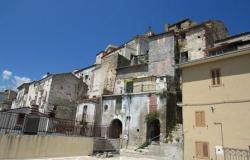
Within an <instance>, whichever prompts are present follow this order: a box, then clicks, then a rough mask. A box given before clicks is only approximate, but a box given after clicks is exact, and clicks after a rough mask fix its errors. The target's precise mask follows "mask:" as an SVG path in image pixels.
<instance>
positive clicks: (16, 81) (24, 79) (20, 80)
mask: <svg viewBox="0 0 250 160" xmlns="http://www.w3.org/2000/svg"><path fill="white" fill-rule="evenodd" d="M28 82H31V79H30V78H27V77H19V76H14V84H15V86H16V87H18V86H20V85H21V84H23V83H28Z"/></svg>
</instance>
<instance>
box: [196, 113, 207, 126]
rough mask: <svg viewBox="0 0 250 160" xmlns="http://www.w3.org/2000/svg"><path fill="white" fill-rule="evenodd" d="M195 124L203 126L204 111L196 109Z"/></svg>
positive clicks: (204, 124)
mask: <svg viewBox="0 0 250 160" xmlns="http://www.w3.org/2000/svg"><path fill="white" fill-rule="evenodd" d="M195 125H196V126H197V127H205V126H206V122H205V112H204V111H197V112H195Z"/></svg>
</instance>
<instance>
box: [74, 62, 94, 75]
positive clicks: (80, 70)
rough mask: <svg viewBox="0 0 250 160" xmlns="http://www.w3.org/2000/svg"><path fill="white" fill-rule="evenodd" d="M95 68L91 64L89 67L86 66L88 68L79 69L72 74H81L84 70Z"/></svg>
mask: <svg viewBox="0 0 250 160" xmlns="http://www.w3.org/2000/svg"><path fill="white" fill-rule="evenodd" d="M95 66H96V65H95V64H93V65H90V66H88V67H85V68H82V69H79V70H77V71H75V72H74V73H75V74H76V73H79V72H82V71H84V70H86V69H89V68H92V67H95Z"/></svg>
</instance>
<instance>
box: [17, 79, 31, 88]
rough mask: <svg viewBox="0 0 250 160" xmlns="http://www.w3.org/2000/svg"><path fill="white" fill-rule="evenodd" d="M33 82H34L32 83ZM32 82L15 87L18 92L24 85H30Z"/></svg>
mask: <svg viewBox="0 0 250 160" xmlns="http://www.w3.org/2000/svg"><path fill="white" fill-rule="evenodd" d="M33 82H34V81H33ZM33 82H29V83H23V84H21V85H20V86H19V87H17V89H18V90H20V89H22V88H23V87H24V86H25V85H30V84H31V83H33Z"/></svg>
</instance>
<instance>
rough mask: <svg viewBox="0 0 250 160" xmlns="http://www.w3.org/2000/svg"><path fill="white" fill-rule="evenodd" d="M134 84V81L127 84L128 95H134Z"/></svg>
mask: <svg viewBox="0 0 250 160" xmlns="http://www.w3.org/2000/svg"><path fill="white" fill-rule="evenodd" d="M133 90H134V83H133V81H131V82H127V83H126V93H133Z"/></svg>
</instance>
